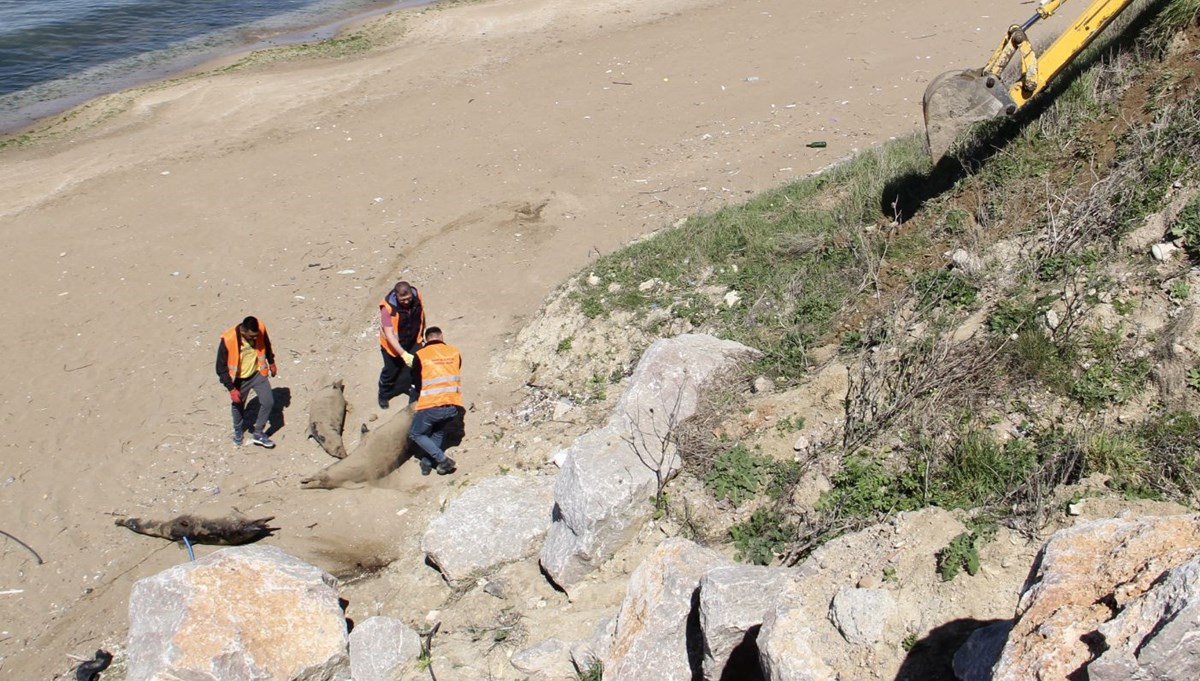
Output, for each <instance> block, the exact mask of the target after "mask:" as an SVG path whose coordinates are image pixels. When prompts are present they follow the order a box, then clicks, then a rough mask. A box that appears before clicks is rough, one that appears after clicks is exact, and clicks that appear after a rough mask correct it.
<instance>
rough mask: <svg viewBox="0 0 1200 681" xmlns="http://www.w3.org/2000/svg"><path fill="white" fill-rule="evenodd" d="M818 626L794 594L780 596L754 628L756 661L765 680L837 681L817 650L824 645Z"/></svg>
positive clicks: (835, 675) (834, 673)
mask: <svg viewBox="0 0 1200 681" xmlns="http://www.w3.org/2000/svg"><path fill="white" fill-rule="evenodd" d="M814 626H820V624H819V621H814V618H812V617H811V616H810V615H809V614H808V612H807V611H806V610H805V608H804V607H803V605H801V604H800V603H799V601H798V600H796V599H794V598H788V597H787V596H783V597H781V598H780V599H779V600H778V601H777V602H776V604H775V606H774V607H773V608H772V609H771V610H768V611H767V614H766V617H764V618H763V624H762V629H761V630H759V632H758V664H759V667H760V669H761V670H762V675H763V678H764V679H767V681H837V678H838V675H837V673H836V672H835V671H834V670H833V669H832V668H831V667H830V666H829V665H828V664H826V663H825V660H823V659H822V657H821V655H819V654H818V653H817V650H820V649H824V646H823V645H822V644H821V636H820V634H819V633H818V632H816V631H814Z"/></svg>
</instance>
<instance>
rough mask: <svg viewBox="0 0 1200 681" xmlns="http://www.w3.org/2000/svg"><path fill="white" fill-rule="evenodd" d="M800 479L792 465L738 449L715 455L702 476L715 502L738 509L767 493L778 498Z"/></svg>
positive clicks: (796, 466) (797, 468) (798, 470)
mask: <svg viewBox="0 0 1200 681" xmlns="http://www.w3.org/2000/svg"><path fill="white" fill-rule="evenodd" d="M799 477H800V466H799V465H798V464H796V463H795V462H785V461H776V460H774V459H772V458H770V457H768V456H763V455H761V454H756V453H754V452H751V451H750V450H748V449H746V448H745V447H743V446H741V445H737V446H735V447H733V448H732V449H730V450H728V451H726V452H723V453H721V454H718V455H717V457H716V458H715V459H714V460H713V462H712V467H711V468H709V470H708V472H707V473H706V474H704V476H703V478H704V484H705V486H706V487H708V489H709V490H710V491H711V492H712V493H713V496H714V497H716V498H717V499H724V500H728V501H729V502H730V503H732V504H733V505H734V506H740V505H742V504H743V503H745V502H746V501H748V500H750V499H753V498H755V497H756V496H758V494H759V493H760V492H762V491H767V492H768V494H769V495H770V496H771V497H772V498H779V497H780V496H782V495H783V494H784V492H785V491H786V490H787V489H790V487H791V485H793V484H795V482H796V481H797V480H798V479H799Z"/></svg>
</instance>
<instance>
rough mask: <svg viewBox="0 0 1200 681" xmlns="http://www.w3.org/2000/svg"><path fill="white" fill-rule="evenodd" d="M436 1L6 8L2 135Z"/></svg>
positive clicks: (268, 0) (56, 2)
mask: <svg viewBox="0 0 1200 681" xmlns="http://www.w3.org/2000/svg"><path fill="white" fill-rule="evenodd" d="M428 1H429V0H417V1H413V0H407V1H404V2H397V0H0V132H9V131H12V130H15V129H17V128H21V127H24V126H27V125H29V124H30V123H32V122H34V121H35V120H36V119H38V118H41V117H44V116H48V115H52V114H55V113H58V112H61V111H64V110H66V109H68V108H70V107H72V106H74V105H76V104H79V103H81V102H84V101H86V100H88V99H91V98H93V97H96V96H97V95H101V94H104V93H107V92H114V91H117V90H120V89H124V88H127V87H131V86H133V85H137V84H140V83H144V82H147V81H150V80H155V79H158V78H162V77H165V76H169V75H171V74H173V73H178V72H180V71H183V70H185V69H188V68H190V67H193V66H195V65H196V64H199V63H201V62H202V61H205V60H207V59H211V58H214V57H217V56H221V55H224V54H230V53H233V52H237V51H239V50H246V49H257V48H260V47H269V46H273V45H280V44H288V43H295V42H301V41H305V40H320V39H322V38H327V37H330V36H332V35H333V34H334V32H335V30H336V27H337V26H338V25H339V22H345V21H346V20H347V19H350V18H354V17H359V16H363V15H366V14H369V13H371V12H378V11H384V10H387V9H392V8H397V7H403V6H415V5H420V4H427V2H428Z"/></svg>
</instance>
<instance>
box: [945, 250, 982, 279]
mask: <svg viewBox="0 0 1200 681" xmlns="http://www.w3.org/2000/svg"><path fill="white" fill-rule="evenodd" d="M950 262H951V263H953V264H954V268H955V269H959V270H962V271H963V272H966V273H967V274H975V273H976V272H979V271H980V270H982V269H983V262H982V261H980V259H979V258H978V257H977V256H974V255H972V254H971V253H969V252H967V251H966V250H965V249H962V248H959V249H957V250H955V251H954V253H952V254H951V255H950Z"/></svg>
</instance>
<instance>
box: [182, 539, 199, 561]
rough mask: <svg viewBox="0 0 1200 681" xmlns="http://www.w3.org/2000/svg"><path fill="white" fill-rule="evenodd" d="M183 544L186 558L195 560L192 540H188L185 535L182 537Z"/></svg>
mask: <svg viewBox="0 0 1200 681" xmlns="http://www.w3.org/2000/svg"><path fill="white" fill-rule="evenodd" d="M183 545H184V546H186V547H187V550H188V558H191V559H192V560H196V554H195V553H194V552H193V551H192V542H190V541H188V538H187V537H186V536H185V537H184V538H183Z"/></svg>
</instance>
